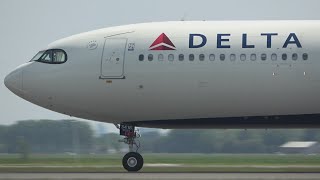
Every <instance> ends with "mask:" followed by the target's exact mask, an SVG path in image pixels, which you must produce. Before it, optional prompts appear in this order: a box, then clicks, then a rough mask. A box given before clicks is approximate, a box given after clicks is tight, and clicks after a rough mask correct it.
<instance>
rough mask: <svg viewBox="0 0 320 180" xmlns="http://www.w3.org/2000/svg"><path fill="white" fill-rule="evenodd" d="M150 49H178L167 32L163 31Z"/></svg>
mask: <svg viewBox="0 0 320 180" xmlns="http://www.w3.org/2000/svg"><path fill="white" fill-rule="evenodd" d="M149 50H156V51H157V50H158V51H159V50H176V47H175V46H174V44H173V43H172V42H171V40H170V39H169V38H168V36H167V35H166V34H165V33H162V34H161V35H160V36H159V37H158V38H157V39H156V40H155V41H154V42H153V43H152V44H151V46H150V47H149Z"/></svg>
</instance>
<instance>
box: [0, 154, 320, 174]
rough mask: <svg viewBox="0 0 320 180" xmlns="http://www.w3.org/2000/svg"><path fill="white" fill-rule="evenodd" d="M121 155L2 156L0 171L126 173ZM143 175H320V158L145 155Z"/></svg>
mask: <svg viewBox="0 0 320 180" xmlns="http://www.w3.org/2000/svg"><path fill="white" fill-rule="evenodd" d="M122 156H123V155H120V154H114V155H73V156H72V155H42V154H37V155H31V156H30V157H29V159H28V160H23V159H21V158H20V157H19V155H0V172H123V171H124V170H123V169H122V165H121V160H122ZM143 156H144V162H145V163H146V164H180V165H181V166H177V167H165V166H164V167H148V166H145V167H144V168H143V172H320V155H261V154H250V155H243V154H234V155H232V154H143Z"/></svg>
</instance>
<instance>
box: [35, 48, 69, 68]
mask: <svg viewBox="0 0 320 180" xmlns="http://www.w3.org/2000/svg"><path fill="white" fill-rule="evenodd" d="M40 52H41V55H40V58H38V57H37V56H38V54H40ZM40 52H39V53H38V54H37V55H36V56H35V57H34V58H32V60H34V61H38V62H43V63H49V64H61V63H64V62H66V61H67V53H66V52H65V51H64V50H62V49H49V50H46V51H40Z"/></svg>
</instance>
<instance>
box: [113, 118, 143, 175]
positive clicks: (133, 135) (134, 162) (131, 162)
mask: <svg viewBox="0 0 320 180" xmlns="http://www.w3.org/2000/svg"><path fill="white" fill-rule="evenodd" d="M117 127H118V128H119V129H120V135H122V136H125V137H124V138H123V140H120V142H124V143H126V144H128V145H129V153H127V154H126V155H125V156H124V157H123V159H122V165H123V167H124V169H126V170H127V171H129V172H137V171H139V170H140V169H141V168H142V167H143V157H142V156H141V155H140V154H139V153H138V150H139V148H140V141H139V140H137V139H138V138H140V137H141V135H140V134H139V133H138V132H137V131H136V130H135V126H133V125H127V124H120V126H117Z"/></svg>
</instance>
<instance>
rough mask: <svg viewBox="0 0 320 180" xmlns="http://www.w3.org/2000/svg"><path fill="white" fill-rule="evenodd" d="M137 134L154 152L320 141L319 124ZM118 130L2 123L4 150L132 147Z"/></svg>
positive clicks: (272, 148) (272, 147) (271, 148)
mask: <svg viewBox="0 0 320 180" xmlns="http://www.w3.org/2000/svg"><path fill="white" fill-rule="evenodd" d="M141 134H142V137H141V138H140V139H138V140H139V141H140V143H141V145H142V146H141V148H140V151H141V152H144V153H146V152H150V153H275V152H277V151H278V150H279V146H280V145H282V144H284V143H285V142H288V141H320V130H319V129H275V130H273V129H272V130H256V129H253V130H216V129H210V130H171V131H169V132H168V133H165V134H163V133H160V132H159V131H157V130H154V131H150V130H149V131H144V130H143V129H142V132H141ZM121 138H122V137H121V136H119V135H118V134H117V133H108V134H103V135H100V136H98V137H97V136H95V135H94V131H93V129H92V128H91V126H90V125H89V124H88V123H86V122H82V121H76V120H60V121H56V120H28V121H19V122H17V123H15V124H13V125H1V126H0V153H22V154H24V155H26V154H28V153H68V152H70V153H107V152H110V150H113V152H119V151H120V150H121V149H123V148H125V147H127V146H125V145H124V144H123V143H120V142H118V140H120V139H121Z"/></svg>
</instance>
